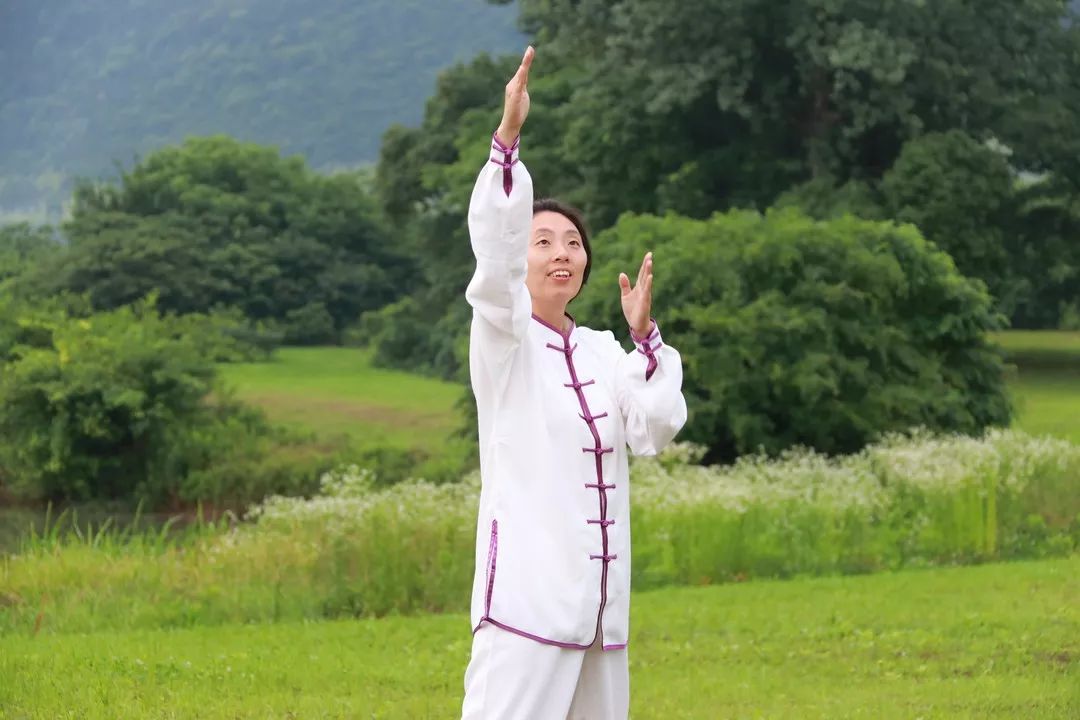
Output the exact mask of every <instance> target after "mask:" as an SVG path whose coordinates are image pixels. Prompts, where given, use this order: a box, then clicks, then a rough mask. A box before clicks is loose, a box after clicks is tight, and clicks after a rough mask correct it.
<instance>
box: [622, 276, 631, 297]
mask: <svg viewBox="0 0 1080 720" xmlns="http://www.w3.org/2000/svg"><path fill="white" fill-rule="evenodd" d="M619 289H620V290H622V294H623V295H624V296H626V295H629V294H630V278H628V277H627V276H626V273H619Z"/></svg>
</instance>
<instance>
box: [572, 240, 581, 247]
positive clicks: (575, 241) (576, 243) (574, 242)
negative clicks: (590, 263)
mask: <svg viewBox="0 0 1080 720" xmlns="http://www.w3.org/2000/svg"><path fill="white" fill-rule="evenodd" d="M570 244H571V245H574V246H578V245H581V243H579V242H578V241H577V240H571V241H570Z"/></svg>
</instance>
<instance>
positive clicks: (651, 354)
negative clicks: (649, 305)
mask: <svg viewBox="0 0 1080 720" xmlns="http://www.w3.org/2000/svg"><path fill="white" fill-rule="evenodd" d="M649 322H650V323H652V324H651V325H650V326H649V333H648V334H647V335H646V336H645V337H641V336H640V335H638V334H637V333H636V332H634V328H630V337H631V339H633V341H634V344H635V345H637V346H638V347H637V351H638V352H639V353H641V354H642V355H644V356H645V357H646V358H647V359H648V363H647V365H646V366H645V382H648V381H649V380H650V379H651V378H652V376H653V373H655V372H656V367H657V362H656V351H657V350H659V349H660V348H661V347H663V346H664V341H663V340H661V339H660V328H659V327H658V326H657V324H656V320H655V319H653V318H650V319H649Z"/></svg>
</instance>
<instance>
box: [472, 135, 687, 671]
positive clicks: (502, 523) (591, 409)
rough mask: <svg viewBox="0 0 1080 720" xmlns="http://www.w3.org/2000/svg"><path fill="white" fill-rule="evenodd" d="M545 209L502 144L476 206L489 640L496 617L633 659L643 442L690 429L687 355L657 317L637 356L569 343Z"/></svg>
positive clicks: (522, 630)
mask: <svg viewBox="0 0 1080 720" xmlns="http://www.w3.org/2000/svg"><path fill="white" fill-rule="evenodd" d="M532 203H533V191H532V179H531V178H530V177H529V173H528V171H527V170H526V169H525V166H524V165H523V164H522V163H520V162H518V161H517V144H516V143H515V145H514V147H513V148H503V147H502V146H501V145H499V144H498V142H497V141H495V144H494V145H493V151H492V154H491V162H488V163H487V164H486V165H485V166H484V168H483V170H481V171H480V176H479V177H478V178H477V180H476V186H475V187H474V189H473V194H472V199H471V201H470V204H469V233H470V236H471V240H472V248H473V252H474V254H475V256H476V273H475V274H474V275H473V278H472V280H471V282H470V283H469V287H468V290H467V291H466V298H467V299H468V301H469V304H470V305H471V306H472V307H473V319H472V329H471V335H470V345H469V366H470V374H471V381H472V389H473V393H474V394H475V396H476V404H477V415H478V421H479V431H480V475H481V479H482V490H481V494H480V507H479V514H478V518H477V537H476V572H475V575H474V579H473V589H472V607H471V620H472V625H473V628H474V630H473V632H475V631H476V629H478V628H479V627H480V625H481V624H482V623H484V622H488V623H491V624H492V625H495V626H498V627H501V628H503V629H505V630H509V631H511V632H515V633H517V634H519V635H523V636H525V637H529V638H532V639H534V640H537V641H539V642H544V643H549V644H553V645H559V646H562V647H568V648H586V647H589V646H590V645H592V644H593V641H594V640H596V639H597V638H596V635H597V632H598V631H599V632H600V633H602V634H601V636H600V638H599V642H600V643H601V644H602V645H603V647H604V649H606V650H612V649H618V648H623V647H626V643H627V638H628V633H629V610H630V502H629V490H630V488H629V485H628V480H629V472H628V465H627V446H629V449H630V450H631V451H633V452H634V453H635V454H642V455H651V454H655V453H657V452H659V451H660V450H661V449H662V448H663V447H664V446H665V445H666V444H667V443H668V442H669V441H671V439H672V438H673V437H674V436H675V434H676V433H677V432H678V431H679V429H680V428H681V427H682V426H683V424H684V423H685V422H686V401H685V399H684V398H683V395H682V390H681V388H682V361H681V359H680V357H679V353H678V352H676V351H675V349H673V348H671V347H670V346H667V345H664V344H663V342H662V341H661V339H660V334H659V330H658V329H656V328H655V323H654V328H653V331H652V333H651V334H650V336H649V338H648V339H644V340H643V341H642V342H636V345H637V347H636V349H635V350H634V351H631V352H629V353H626V352H624V351H623V349H622V347H621V346H620V345H619V343H618V341H617V340H616V339H615V336H614V335H613V334H612V333H611V332H610V331H605V332H599V331H596V330H590V329H589V328H585V327H577V326H572V327H571V330H570V331H569V333H567V334H566V335H564V334H563V333H562V332H560V331H559V330H557V329H555V328H554V327H552V326H551V325H548V324H547V323H545V322H544V321H542V320H540V319H539V318H537V317H535V316H533V314H532V302H531V299H530V296H529V291H528V289H527V288H526V286H525V274H526V253H527V250H528V243H529V236H530V232H531V226H532ZM612 289H613V291H614V289H615V285H614V283H613V284H612ZM647 374H648V375H649V377H648V379H646V375H647Z"/></svg>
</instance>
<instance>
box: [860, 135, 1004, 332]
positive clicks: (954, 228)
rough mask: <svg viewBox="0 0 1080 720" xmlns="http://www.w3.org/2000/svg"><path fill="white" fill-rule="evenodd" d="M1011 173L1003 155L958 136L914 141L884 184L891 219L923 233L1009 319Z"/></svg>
mask: <svg viewBox="0 0 1080 720" xmlns="http://www.w3.org/2000/svg"><path fill="white" fill-rule="evenodd" d="M1013 184H1014V180H1013V173H1012V170H1011V169H1010V168H1009V164H1008V162H1007V161H1006V158H1005V156H1004V154H1003V153H1002V152H1001V151H998V150H994V149H991V148H989V147H987V146H986V145H985V144H983V143H979V142H977V141H975V140H974V139H973V138H971V137H970V136H968V135H966V134H964V133H962V132H960V131H959V130H951V131H949V132H947V133H929V134H927V135H924V136H922V137H920V138H918V139H916V140H912V141H911V142H909V143H908V144H907V145H905V146H904V149H903V150H902V151H901V153H900V157H899V158H897V160H896V163H895V164H894V165H893V167H892V168H890V169H889V171H888V172H887V173H886V174H885V177H884V178H883V179H882V182H881V189H882V195H883V197H884V202H885V204H886V207H887V210H888V213H889V217H892V218H895V219H896V220H898V221H900V222H910V223H914V224H915V225H917V226H918V228H919V230H921V231H922V233H923V235H924V236H926V238H927V239H928V240H931V241H933V242H934V243H936V244H937V245H938V247H940V248H941V249H943V250H945V251H946V252H947V253H949V255H951V256H952V258H953V260H954V261H955V263H956V267H957V269H959V270H960V272H961V273H963V274H964V275H967V276H969V277H975V278H979V279H980V280H982V281H983V282H985V283H986V285H987V287H989V289H990V292H991V294H992V295H993V296H994V297H995V298H997V300H998V302H999V307H1000V308H1001V310H1002V311H1003V312H1004V313H1005V314H1006V315H1011V314H1012V309H1013V308H1014V307H1015V305H1016V293H1015V286H1014V283H1013V273H1012V271H1011V268H1010V262H1009V261H1010V258H1009V250H1010V248H1012V247H1013V246H1014V245H1015V243H1014V242H1012V238H1010V237H1009V236H1008V234H1009V233H1011V232H1012V231H1013V229H1014V227H1015V225H1014V223H1015V220H1014V218H1015V216H1016V209H1015V207H1014V191H1013Z"/></svg>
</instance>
